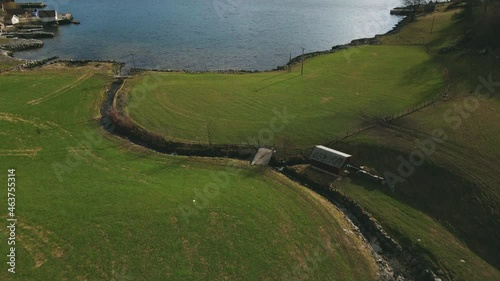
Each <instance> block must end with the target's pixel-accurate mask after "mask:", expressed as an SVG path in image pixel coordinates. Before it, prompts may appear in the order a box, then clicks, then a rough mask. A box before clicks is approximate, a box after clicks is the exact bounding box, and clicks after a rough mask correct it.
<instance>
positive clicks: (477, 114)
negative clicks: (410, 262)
mask: <svg viewBox="0 0 500 281" xmlns="http://www.w3.org/2000/svg"><path fill="white" fill-rule="evenodd" d="M446 6H447V5H442V6H439V8H438V11H437V12H436V13H434V14H430V15H427V16H424V17H419V18H418V19H417V21H416V22H414V23H412V24H410V25H408V26H406V27H404V28H403V29H402V30H401V32H400V33H397V34H393V35H389V36H385V37H382V38H381V42H382V45H380V46H364V47H359V48H356V49H351V51H350V52H348V53H335V54H331V55H326V56H321V57H316V58H314V59H311V60H308V61H306V73H305V75H304V76H302V77H301V76H298V71H299V70H298V68H295V69H294V70H293V72H292V73H291V74H288V73H286V72H274V73H264V74H252V75H216V74H196V75H192V74H182V73H173V74H170V73H169V74H156V73H154V74H152V73H148V74H145V75H144V76H142V77H141V76H140V77H137V78H135V80H133V81H131V83H130V84H128V86H129V88H128V90H129V91H128V94H129V109H128V114H129V115H130V116H131V117H132V118H133V119H134V120H135V121H136V122H137V123H138V124H140V125H141V126H143V127H145V128H148V129H150V130H152V131H154V132H157V133H160V134H163V135H164V136H165V137H167V138H176V139H190V140H197V141H200V142H206V140H207V134H206V131H205V129H204V128H205V127H206V124H207V123H208V122H213V123H214V124H215V125H214V126H215V127H216V128H215V130H214V134H213V139H214V140H215V142H224V141H225V142H241V141H247V136H255V135H257V132H259V130H260V129H262V128H268V127H269V125H268V122H269V120H270V119H271V118H272V117H273V115H272V109H273V108H277V109H280V108H282V107H284V106H286V107H287V108H288V109H289V112H292V113H293V114H296V115H297V116H296V118H295V119H293V120H292V121H291V122H290V124H289V125H287V128H286V131H285V133H284V134H283V135H282V136H281V137H283V136H284V137H285V138H286V139H287V140H288V143H291V144H293V145H303V146H308V147H310V146H312V145H314V144H317V143H319V142H326V141H328V140H331V139H333V138H335V136H338V135H339V134H341V133H343V132H345V131H348V130H350V131H352V130H355V129H356V128H357V127H358V126H360V124H362V123H363V121H365V120H366V119H367V118H368V119H369V118H373V117H376V116H381V115H386V114H390V113H393V112H396V111H399V110H401V109H404V108H407V107H410V106H412V105H414V104H416V103H418V102H421V101H423V100H425V99H428V98H430V97H433V96H436V95H439V94H441V93H442V92H441V89H442V88H443V86H444V83H443V79H444V80H446V81H447V83H450V85H451V87H450V91H449V93H448V95H447V96H446V97H445V98H444V99H443V100H442V101H440V102H438V103H437V104H435V105H433V106H431V107H428V108H426V109H423V110H421V111H419V112H417V113H415V114H412V115H409V116H407V117H404V118H402V119H399V120H397V121H394V122H391V123H388V124H386V125H385V126H382V127H377V128H376V129H374V130H369V131H366V132H365V133H363V134H360V135H356V136H354V137H351V138H349V139H347V140H346V141H345V142H343V143H339V144H337V145H336V148H340V149H343V150H345V151H346V152H349V153H351V154H353V155H355V157H356V158H357V159H356V162H357V163H358V164H368V165H369V166H370V167H374V168H376V170H378V172H379V173H380V174H383V173H384V172H386V171H391V172H392V173H394V174H396V175H398V172H397V168H398V164H399V160H398V158H397V157H398V156H399V155H401V156H404V157H408V154H410V153H411V152H412V151H413V150H415V148H416V147H417V146H416V142H417V141H420V142H422V141H425V140H429V139H430V137H431V136H432V132H433V130H435V129H442V130H443V131H442V132H444V133H445V134H446V136H447V138H446V141H445V142H444V143H435V145H436V146H435V149H434V151H433V153H431V155H429V156H427V157H426V161H425V163H424V164H422V165H420V166H418V167H416V169H415V172H413V173H412V174H411V175H410V176H408V177H405V178H404V182H402V183H398V184H397V185H396V189H395V190H396V192H395V193H392V192H390V191H389V189H388V188H386V189H383V190H381V189H380V187H377V186H373V185H371V184H370V183H367V182H363V181H358V180H356V181H349V180H347V181H343V182H340V183H337V184H336V186H337V187H339V188H341V189H342V190H343V191H344V192H345V193H346V194H348V195H349V196H351V197H352V198H354V199H355V200H357V201H359V202H360V203H361V204H362V205H363V206H364V207H365V208H367V209H368V210H369V211H370V212H372V213H373V214H374V215H375V216H376V217H377V218H378V219H379V220H380V221H381V222H382V223H383V225H384V226H385V227H386V228H387V229H388V230H389V231H390V232H391V234H392V235H394V236H395V237H397V238H398V240H399V241H400V242H402V243H403V244H404V245H405V246H406V247H410V248H412V249H413V250H416V251H419V252H423V253H424V254H426V255H427V256H428V258H429V259H430V260H431V261H432V262H434V263H435V264H436V265H438V266H440V267H442V268H443V270H444V271H445V272H446V273H447V274H448V275H449V276H450V277H451V278H453V279H456V280H496V279H500V273H499V271H498V270H497V269H496V268H498V266H499V264H500V263H499V261H498V249H499V244H498V241H499V239H498V233H499V231H498V229H499V225H498V218H499V211H498V210H499V202H500V198H499V196H498V187H500V180H499V178H498V175H499V174H500V170H499V168H498V167H500V165H499V164H500V163H499V160H498V159H500V158H499V150H498V147H499V144H500V135H499V134H500V127H499V125H498V122H497V120H498V117H500V116H499V112H500V110H499V109H500V108H498V105H499V102H498V95H497V94H496V93H497V92H498V90H497V91H496V92H494V93H493V94H491V96H490V97H488V98H487V99H486V100H480V102H479V105H480V106H479V107H477V108H475V106H471V104H466V105H465V106H464V101H466V102H471V101H470V100H468V98H469V97H470V96H471V90H472V91H473V90H474V89H475V88H476V86H477V85H479V84H480V81H479V80H478V76H479V75H481V76H483V77H484V78H485V79H486V80H488V75H490V74H492V77H493V80H494V81H498V80H500V79H499V76H498V60H497V59H496V56H497V55H498V54H497V53H494V52H490V53H489V54H487V55H485V56H479V55H478V53H477V50H474V49H472V50H471V49H470V48H468V47H467V46H466V45H465V47H464V46H461V48H463V49H459V50H456V51H454V52H452V53H450V54H442V55H440V54H438V50H439V49H440V48H443V47H454V46H455V45H457V43H459V42H461V39H462V37H463V35H464V34H465V32H464V30H465V29H466V25H467V24H466V22H464V20H460V19H458V18H457V17H456V16H454V15H455V14H458V13H460V12H461V10H451V11H445V7H446ZM434 16H435V19H434V28H433V33H432V34H431V33H430V28H431V25H432V21H433V17H434ZM459 46H460V45H459ZM345 54H348V55H349V57H350V61H347V60H346V59H345V58H346V56H345ZM438 69H443V70H444V71H442V74H443V76H444V77H441V76H440V75H441V73H440V72H439V71H438ZM266 79H267V80H266ZM287 79H288V80H287ZM147 80H149V81H155V83H151V82H148V83H144V81H147ZM141 87H144V88H146V89H148V88H147V87H150V88H149V89H148V90H147V94H146V95H145V98H139V97H143V96H140V95H139V94H138V93H141V91H140V89H141ZM134 90H136V91H137V92H136V93H134ZM263 91H264V92H263ZM481 91H482V92H481V93H483V94H484V93H485V91H487V90H486V89H485V88H484V87H483V89H482V90H481ZM261 93H265V95H261ZM135 94H137V96H138V97H137V99H136V100H134V95H135ZM456 105H457V108H456V109H455V106H456ZM465 107H466V108H467V109H465ZM449 109H452V112H451V113H449V112H448V110H449ZM462 109H465V110H468V111H470V112H465V113H463V112H461V110H462ZM454 110H456V111H454ZM447 112H448V113H447ZM445 113H446V114H447V115H446V117H445V116H443V114H445ZM362 116H363V117H362ZM457 116H458V119H457ZM273 141H275V143H276V144H278V143H279V142H280V141H281V140H280V136H278V137H277V138H275V139H274V140H273ZM278 147H279V145H278ZM418 239H420V241H419V240H418ZM461 260H463V261H464V262H462V261H461ZM495 267H496V268H495Z"/></svg>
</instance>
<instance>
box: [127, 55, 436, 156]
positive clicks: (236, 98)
mask: <svg viewBox="0 0 500 281" xmlns="http://www.w3.org/2000/svg"><path fill="white" fill-rule="evenodd" d="M353 51H357V52H354V53H356V55H355V56H354V55H351V56H350V57H349V56H346V55H347V54H348V53H347V52H337V53H334V54H328V55H323V56H319V57H315V58H313V59H310V60H307V61H306V62H305V73H304V75H303V76H301V75H300V66H297V65H296V66H295V67H293V69H292V71H291V72H290V73H288V72H287V71H276V72H267V73H259V74H244V75H241V74H224V75H221V74H208V73H203V74H186V73H146V74H143V75H140V76H137V77H134V78H133V79H131V80H130V81H127V84H126V88H125V89H124V93H126V94H127V93H128V106H127V108H126V109H125V112H126V113H128V114H129V115H130V116H131V117H132V119H133V120H134V121H135V122H136V123H137V124H138V125H140V126H142V127H144V128H146V129H148V130H150V131H152V132H154V133H157V134H159V135H162V136H164V137H166V138H167V139H174V140H182V141H186V142H201V143H207V142H208V141H211V142H212V143H216V144H239V143H242V142H247V143H257V142H258V143H259V144H265V145H273V144H275V145H277V146H278V147H281V146H282V143H284V142H286V143H287V146H290V147H293V146H295V147H297V146H299V147H302V148H307V149H309V148H310V146H311V145H312V144H317V143H324V142H327V141H330V140H332V139H335V138H336V137H340V136H343V135H345V134H346V132H347V131H353V130H356V129H358V128H361V127H363V126H364V125H366V124H367V123H369V121H371V120H373V119H374V118H378V117H382V116H386V115H391V114H394V113H397V112H400V111H402V110H404V109H407V108H410V107H412V106H415V105H417V104H420V103H422V102H424V101H426V100H428V99H430V98H433V97H436V96H437V95H439V93H440V92H441V91H442V90H443V88H444V82H443V80H442V74H441V72H440V70H439V68H438V67H437V66H436V65H435V64H433V62H432V61H431V59H430V57H429V55H427V53H426V52H425V49H424V48H423V47H420V46H416V47H400V46H369V47H360V48H357V49H353ZM358 52H359V53H358ZM349 58H350V60H349ZM417 74H419V76H417ZM420 74H421V75H420ZM285 108H286V110H285ZM275 112H278V113H280V114H282V113H283V112H286V113H287V115H288V116H292V117H293V118H289V120H287V121H289V123H285V126H284V128H282V127H281V125H282V124H283V123H282V122H281V120H278V122H276V124H275V125H274V127H273V125H271V124H270V123H271V122H272V120H273V118H274V117H275V116H277V115H276V114H275ZM278 116H279V115H278ZM207 126H209V128H210V132H211V133H210V134H207ZM270 130H271V131H273V134H270V133H269V131H270ZM252 138H254V139H256V140H254V141H252Z"/></svg>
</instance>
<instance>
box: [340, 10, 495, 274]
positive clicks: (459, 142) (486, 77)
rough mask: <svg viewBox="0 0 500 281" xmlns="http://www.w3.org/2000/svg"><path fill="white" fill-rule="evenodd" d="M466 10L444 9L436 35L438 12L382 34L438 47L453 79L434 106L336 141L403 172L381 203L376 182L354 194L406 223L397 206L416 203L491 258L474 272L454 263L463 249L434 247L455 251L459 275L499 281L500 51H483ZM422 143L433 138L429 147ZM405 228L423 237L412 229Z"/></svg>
mask: <svg viewBox="0 0 500 281" xmlns="http://www.w3.org/2000/svg"><path fill="white" fill-rule="evenodd" d="M441 10H444V9H443V8H441ZM460 13H461V10H457V9H454V10H449V11H445V12H440V13H437V14H436V17H435V23H434V30H435V31H436V32H437V34H435V33H433V34H432V36H429V33H426V32H424V31H425V30H426V29H427V28H429V29H427V30H430V26H431V25H432V20H433V17H434V15H432V14H430V15H427V16H424V17H419V18H418V21H417V22H415V23H414V24H411V25H409V26H408V27H407V28H404V29H403V30H402V31H401V33H400V34H395V35H391V36H389V37H385V38H383V39H382V40H383V42H385V43H390V44H397V43H398V40H401V41H400V42H399V43H400V44H406V43H408V41H410V40H412V39H411V38H416V40H421V39H420V38H426V40H428V41H427V42H426V44H427V46H428V48H429V51H430V52H431V53H434V54H435V55H434V56H433V60H434V61H435V62H436V63H437V64H439V65H441V67H443V68H446V73H447V77H448V79H449V81H450V85H451V88H450V91H449V93H448V95H447V96H445V97H443V98H442V99H441V101H440V102H438V103H437V104H435V105H433V106H431V107H428V108H425V109H423V110H421V111H419V112H417V113H414V114H411V115H409V116H406V117H404V118H402V119H399V120H397V121H394V122H391V123H388V124H385V125H384V126H380V127H377V128H376V129H373V130H369V131H366V132H364V133H362V134H360V135H356V136H354V137H351V138H349V139H347V140H345V142H343V143H339V144H337V146H336V147H337V148H340V149H342V150H345V151H347V152H349V153H352V154H354V155H356V158H357V159H356V163H357V164H362V165H368V166H370V167H372V168H375V169H376V170H377V172H378V173H379V174H381V175H382V174H385V175H389V174H388V173H392V175H395V176H399V177H401V178H400V179H398V180H394V181H393V182H395V184H394V186H393V189H394V192H391V191H389V188H386V189H384V190H385V191H387V193H386V195H388V196H384V197H383V199H382V201H380V202H379V203H377V204H375V203H374V201H371V202H368V201H367V200H366V198H367V197H371V196H372V195H373V194H374V191H373V190H372V189H371V188H368V187H367V188H362V187H361V186H362V185H358V187H357V188H355V190H356V192H351V191H352V190H353V188H351V187H347V188H345V191H346V192H348V193H349V194H350V195H351V196H352V197H353V198H354V199H356V200H359V201H360V202H364V204H365V205H366V207H367V208H369V209H370V210H372V212H373V213H374V214H378V216H379V219H380V220H382V221H385V222H386V226H387V227H388V228H392V229H400V228H401V224H402V223H405V222H404V220H399V222H398V221H395V220H393V219H391V218H390V216H392V215H391V214H394V213H393V212H392V211H393V207H392V206H393V205H395V204H399V202H403V203H405V204H408V205H410V206H412V207H413V208H415V209H417V210H420V211H422V212H424V213H426V214H427V215H429V216H431V217H433V218H434V219H436V220H438V221H439V222H440V223H441V224H442V225H444V226H446V227H447V229H448V230H449V231H450V232H451V233H453V234H454V235H455V236H456V237H458V239H459V240H461V242H462V243H463V245H466V247H469V248H470V249H471V250H472V251H473V252H474V253H475V255H477V256H478V257H481V258H482V259H484V260H485V261H486V262H488V263H489V264H490V265H491V267H490V270H486V269H482V270H478V271H477V272H476V271H473V270H472V269H470V275H467V274H466V273H464V272H463V271H462V269H461V265H459V264H454V262H455V261H456V260H457V258H458V256H459V255H456V256H455V257H454V258H451V257H452V256H453V251H455V250H456V249H453V248H452V247H449V248H448V249H449V251H446V249H447V248H445V247H439V246H436V245H435V246H432V247H428V249H429V251H430V252H433V251H435V253H434V254H435V255H436V256H441V257H442V258H443V261H444V260H446V259H447V258H446V256H447V255H448V256H449V257H450V258H451V259H450V260H448V261H447V262H445V263H447V264H448V266H449V267H450V268H453V272H454V275H455V276H456V278H457V280H460V279H461V280H473V278H474V276H473V275H477V274H478V272H482V273H484V274H487V275H486V276H484V277H483V279H479V280H496V279H498V278H499V277H498V276H499V272H498V268H500V259H499V256H498V252H499V251H500V243H499V241H500V236H499V233H500V232H499V229H500V223H499V222H500V220H499V218H500V189H499V188H500V177H499V176H498V175H500V168H499V167H500V160H499V159H500V157H499V156H500V150H499V147H500V125H499V124H498V119H499V118H500V114H499V113H500V103H499V99H498V98H499V95H498V93H499V89H498V83H497V84H495V83H496V82H495V81H500V67H499V65H498V59H497V56H498V55H499V54H500V53H499V52H498V49H494V48H490V51H489V52H488V53H487V54H483V55H481V54H480V53H479V51H480V50H481V49H483V48H484V47H487V46H484V45H483V46H470V45H469V44H468V43H467V37H464V30H466V29H468V28H469V23H468V22H467V21H465V20H463V19H462V17H461V16H460ZM471 43H472V42H471ZM471 45H474V44H471ZM447 47H453V49H454V51H452V52H451V53H449V54H440V49H441V48H447ZM488 81H490V83H489V82H488ZM491 81H493V83H491ZM488 84H489V85H488ZM495 85H496V86H495ZM436 133H438V134H439V135H441V136H442V137H441V139H440V140H439V141H436V140H435V138H434V137H433V136H435V135H436ZM422 144H426V147H427V150H426V149H425V148H422V147H423V146H422ZM425 150H426V151H427V152H424V151H425ZM418 153H424V158H425V159H424V161H420V160H419V159H418V156H415V155H417V154H418ZM411 155H413V156H414V157H416V158H414V160H413V162H414V163H417V164H411V166H412V168H410V170H412V171H411V172H410V173H405V172H403V173H401V172H400V171H398V169H399V168H400V166H401V163H402V160H401V159H407V160H408V159H410V156H411ZM408 161H409V160H408ZM419 162H422V163H419ZM398 201H399V202H398ZM411 219H412V215H408V216H407V220H410V221H411ZM398 232H399V233H400V231H398ZM403 232H406V233H407V236H409V237H413V238H414V237H416V236H415V235H413V234H411V233H412V232H411V231H410V228H408V229H407V231H403ZM417 233H418V231H417V230H415V234H417ZM418 235H420V234H418ZM436 240H437V239H436ZM437 241H439V240H437ZM412 243H414V241H412ZM442 245H447V244H446V243H443V244H442ZM440 248H441V249H440ZM433 249H435V250H433ZM443 250H444V251H443ZM461 255H463V254H461ZM495 268H496V269H495ZM459 276H460V277H459ZM464 276H465V277H464ZM487 276H495V277H494V278H493V277H488V278H487Z"/></svg>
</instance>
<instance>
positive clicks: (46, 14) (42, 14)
mask: <svg viewBox="0 0 500 281" xmlns="http://www.w3.org/2000/svg"><path fill="white" fill-rule="evenodd" d="M38 17H39V18H40V21H41V22H42V23H55V22H57V11H56V10H40V11H38Z"/></svg>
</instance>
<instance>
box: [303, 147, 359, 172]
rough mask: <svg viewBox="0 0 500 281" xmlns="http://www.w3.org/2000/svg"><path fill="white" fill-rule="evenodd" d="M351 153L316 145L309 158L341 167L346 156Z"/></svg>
mask: <svg viewBox="0 0 500 281" xmlns="http://www.w3.org/2000/svg"><path fill="white" fill-rule="evenodd" d="M349 157H351V155H349V154H347V153H344V152H340V151H338V150H335V149H331V148H329V147H326V146H322V145H317V146H316V147H315V148H314V149H313V151H312V153H311V156H309V159H311V160H315V161H318V162H321V163H324V164H327V165H329V166H332V167H335V168H342V166H343V165H344V163H345V160H346V159H347V158H349Z"/></svg>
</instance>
